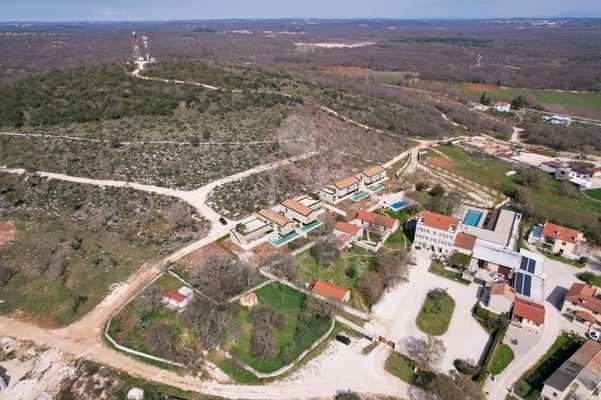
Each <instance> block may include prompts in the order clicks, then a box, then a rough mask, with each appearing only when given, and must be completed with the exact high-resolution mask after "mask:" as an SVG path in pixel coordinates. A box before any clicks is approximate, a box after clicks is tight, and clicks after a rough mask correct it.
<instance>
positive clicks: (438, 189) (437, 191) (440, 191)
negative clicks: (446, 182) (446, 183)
mask: <svg viewBox="0 0 601 400" xmlns="http://www.w3.org/2000/svg"><path fill="white" fill-rule="evenodd" d="M430 194H431V195H432V196H434V197H441V196H444V194H445V190H444V188H443V187H442V185H439V184H436V185H434V187H433V188H432V190H430Z"/></svg>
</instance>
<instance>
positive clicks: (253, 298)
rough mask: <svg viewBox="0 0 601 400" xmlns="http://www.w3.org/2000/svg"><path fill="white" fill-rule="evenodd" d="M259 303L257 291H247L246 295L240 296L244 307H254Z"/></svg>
mask: <svg viewBox="0 0 601 400" xmlns="http://www.w3.org/2000/svg"><path fill="white" fill-rule="evenodd" d="M257 304H259V299H258V298H257V295H256V294H255V292H250V293H246V294H245V295H244V296H242V297H240V305H241V306H243V307H253V306H256V305H257Z"/></svg>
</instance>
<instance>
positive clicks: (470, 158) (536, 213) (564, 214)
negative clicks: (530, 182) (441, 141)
mask: <svg viewBox="0 0 601 400" xmlns="http://www.w3.org/2000/svg"><path fill="white" fill-rule="evenodd" d="M436 149H437V150H439V151H440V152H442V153H443V154H445V155H446V156H448V157H449V158H450V159H451V160H452V162H453V164H454V169H455V172H457V173H458V174H460V175H462V176H465V177H466V178H468V179H471V180H473V181H475V182H477V183H480V184H482V185H485V186H487V187H491V188H494V189H497V190H499V191H502V192H505V193H506V194H508V195H511V196H512V197H513V198H514V203H515V204H516V206H517V208H519V210H520V211H521V212H522V213H524V214H525V216H526V217H529V218H531V219H532V220H534V221H543V220H545V219H549V220H552V221H553V222H555V223H557V224H559V225H564V226H568V227H571V228H574V229H579V230H582V231H583V232H584V234H585V236H587V237H588V238H590V239H591V240H594V241H599V240H601V223H600V222H599V219H598V216H600V215H601V202H598V201H595V200H592V199H589V198H587V197H586V196H584V195H583V194H582V193H580V191H579V190H578V188H577V187H576V186H575V185H573V184H572V183H570V182H567V181H560V180H557V179H554V178H553V176H552V175H551V174H547V173H544V172H542V171H539V170H537V169H535V168H529V172H530V173H532V174H534V175H536V176H537V180H538V183H537V185H536V186H535V187H528V186H524V185H523V184H521V183H520V179H521V173H520V170H519V168H518V167H516V166H512V165H511V164H509V163H506V162H504V161H501V160H499V159H496V158H493V157H489V156H486V155H481V154H469V153H467V152H465V151H463V150H461V149H460V148H458V147H456V146H438V147H436ZM511 169H516V170H517V171H518V173H517V174H515V175H513V176H511V177H508V176H505V173H506V172H507V171H509V170H511Z"/></svg>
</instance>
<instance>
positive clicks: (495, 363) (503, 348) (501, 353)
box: [490, 343, 514, 375]
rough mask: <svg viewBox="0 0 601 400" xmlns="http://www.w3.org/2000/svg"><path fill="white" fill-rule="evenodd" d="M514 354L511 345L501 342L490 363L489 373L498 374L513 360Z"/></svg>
mask: <svg viewBox="0 0 601 400" xmlns="http://www.w3.org/2000/svg"><path fill="white" fill-rule="evenodd" d="M513 358H514V354H513V351H512V350H511V347H509V346H508V345H506V344H505V343H501V344H500V345H499V347H497V351H496V353H495V356H494V358H493V360H492V363H491V365H490V373H491V374H493V375H499V374H500V373H501V372H503V370H504V369H505V368H506V367H507V365H509V363H510V362H511V361H512V360H513Z"/></svg>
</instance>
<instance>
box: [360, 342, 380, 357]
mask: <svg viewBox="0 0 601 400" xmlns="http://www.w3.org/2000/svg"><path fill="white" fill-rule="evenodd" d="M378 344H380V342H378V341H377V340H374V341H373V342H371V343H370V344H368V345H367V346H365V347H364V348H362V349H361V354H363V355H364V356H366V355H368V354H369V353H371V352H372V351H373V350H374V349H375V348H376V347H378Z"/></svg>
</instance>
